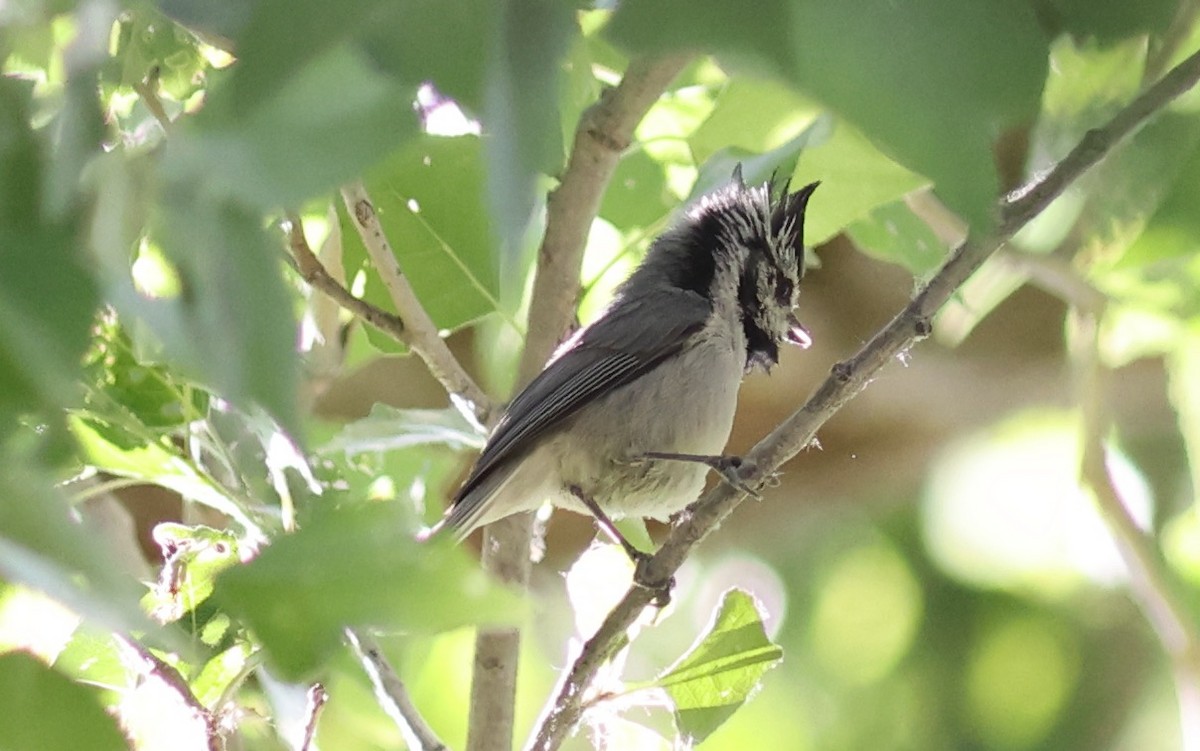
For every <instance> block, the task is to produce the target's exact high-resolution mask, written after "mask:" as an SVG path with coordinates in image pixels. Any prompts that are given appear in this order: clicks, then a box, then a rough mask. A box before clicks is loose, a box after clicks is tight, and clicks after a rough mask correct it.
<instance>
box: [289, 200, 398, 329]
mask: <svg viewBox="0 0 1200 751" xmlns="http://www.w3.org/2000/svg"><path fill="white" fill-rule="evenodd" d="M287 224H288V226H287V238H288V248H289V249H290V250H291V251H292V257H294V258H295V259H296V269H297V270H298V271H299V272H300V278H302V279H303V280H304V281H305V282H306V283H308V284H309V285H311V286H312V287H315V288H316V289H319V290H321V292H322V293H324V294H325V296H326V297H328V298H329V299H331V300H333V301H334V302H336V303H337V304H338V305H340V306H342V307H343V308H345V309H346V310H348V311H350V312H351V313H353V314H354V315H356V316H358V317H359V318H361V319H363V320H364V321H366V322H367V323H369V324H370V325H372V326H374V327H375V328H377V329H379V330H380V331H382V332H383V333H385V334H387V335H388V336H390V337H392V338H393V339H395V340H396V341H398V342H401V343H403V344H409V335H408V331H407V330H406V329H405V327H404V321H403V320H402V319H401V318H400V317H399V316H396V315H393V314H391V313H389V312H387V311H386V310H383V309H382V308H378V307H376V306H374V305H372V304H371V303H369V302H367V301H366V300H363V299H362V298H359V297H355V296H354V293H352V292H351V291H350V290H348V289H346V287H345V286H344V285H342V283H341V282H339V281H338V280H337V279H334V278H333V275H332V274H330V273H329V271H328V270H327V269H326V268H325V265H324V264H322V263H321V259H319V258H317V255H316V254H315V253H313V250H312V247H311V246H310V245H309V244H308V240H307V239H306V238H305V237H304V225H303V224H302V223H301V220H300V217H299V215H297V214H288V215H287ZM410 346H411V345H410Z"/></svg>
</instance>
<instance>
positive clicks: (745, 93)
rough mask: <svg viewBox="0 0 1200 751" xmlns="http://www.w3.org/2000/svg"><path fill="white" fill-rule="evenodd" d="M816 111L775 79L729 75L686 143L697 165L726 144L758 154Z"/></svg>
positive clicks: (784, 138) (793, 132)
mask: <svg viewBox="0 0 1200 751" xmlns="http://www.w3.org/2000/svg"><path fill="white" fill-rule="evenodd" d="M751 113H753V116H752V117H748V115H750V114H751ZM820 114H821V110H820V108H819V107H818V106H817V105H815V104H814V103H812V102H810V101H808V100H806V99H805V98H804V97H803V96H801V95H800V94H799V93H798V92H796V91H795V90H794V89H792V88H791V87H789V86H787V85H786V84H784V83H782V82H780V81H778V80H774V79H757V78H733V79H731V80H730V81H729V83H727V84H726V85H725V87H724V88H723V89H721V93H720V94H719V95H718V96H717V101H716V105H715V106H714V107H713V111H712V113H711V114H710V115H709V116H708V119H706V120H705V121H704V124H703V125H701V126H700V127H699V128H697V129H696V132H695V133H693V134H692V135H691V137H690V138H688V145H689V146H691V148H692V153H693V154H694V155H695V158H696V162H697V163H699V164H703V163H704V162H705V161H706V160H708V159H709V158H710V157H711V156H712V155H713V154H715V153H717V152H718V151H720V150H721V149H725V148H729V147H736V148H739V149H744V150H745V151H749V152H754V153H762V152H764V151H770V150H772V149H775V148H778V147H780V146H782V145H783V144H785V143H787V142H788V141H790V140H792V139H793V138H795V137H796V136H797V135H798V134H799V133H800V131H802V130H804V129H805V128H806V127H808V126H809V125H811V124H812V122H813V120H815V119H816V118H817V117H818V116H819V115H820Z"/></svg>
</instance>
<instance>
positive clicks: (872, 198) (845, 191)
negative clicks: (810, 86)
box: [792, 122, 929, 265]
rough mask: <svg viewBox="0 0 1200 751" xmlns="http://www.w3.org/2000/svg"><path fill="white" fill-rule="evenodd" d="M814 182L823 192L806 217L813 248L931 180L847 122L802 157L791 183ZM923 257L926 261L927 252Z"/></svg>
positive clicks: (816, 195)
mask: <svg viewBox="0 0 1200 751" xmlns="http://www.w3.org/2000/svg"><path fill="white" fill-rule="evenodd" d="M816 180H820V181H821V189H820V190H818V191H817V192H816V193H813V197H812V199H811V200H810V201H809V210H808V211H807V212H805V216H804V241H805V242H806V243H809V244H811V245H820V244H821V243H824V242H826V241H827V240H829V238H831V237H833V236H834V235H836V234H837V233H838V232H841V231H842V230H843V229H845V228H846V227H847V226H849V225H851V224H852V223H854V222H856V221H858V220H861V219H865V218H867V217H868V216H869V215H870V214H871V212H873V211H875V210H876V209H878V208H879V207H881V206H883V205H884V204H887V203H891V202H892V201H895V200H896V199H899V198H902V197H903V196H905V195H907V194H908V193H911V192H913V191H914V190H917V189H918V188H921V187H924V186H927V185H929V180H927V179H926V178H924V177H921V176H920V175H918V174H915V173H913V172H911V171H909V170H908V169H906V168H904V167H902V166H900V165H899V164H897V163H896V162H894V161H892V160H891V159H889V158H888V157H886V156H885V155H884V154H883V153H881V152H880V151H879V149H877V148H876V147H875V146H874V145H873V144H872V143H871V142H870V141H868V140H867V139H866V138H865V137H864V136H863V135H862V133H860V132H858V131H857V130H855V129H854V128H853V127H852V126H851V125H850V124H848V123H845V122H839V123H837V124H836V125H834V127H833V133H832V135H830V136H829V137H828V138H827V139H826V140H824V141H821V142H820V143H816V144H813V145H812V147H811V148H807V149H804V150H803V151H802V152H801V153H800V159H799V161H798V163H797V165H796V171H795V172H794V173H792V182H793V184H795V185H807V184H808V183H811V182H813V181H816ZM909 213H910V215H911V212H909ZM906 229H907V227H906ZM913 255H914V256H916V255H917V254H913ZM921 255H923V256H924V257H925V260H928V255H929V254H928V253H924V254H921ZM906 265H907V264H906Z"/></svg>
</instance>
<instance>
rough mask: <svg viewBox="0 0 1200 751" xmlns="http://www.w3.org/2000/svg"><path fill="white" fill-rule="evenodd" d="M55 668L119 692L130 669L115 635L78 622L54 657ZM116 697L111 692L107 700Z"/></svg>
mask: <svg viewBox="0 0 1200 751" xmlns="http://www.w3.org/2000/svg"><path fill="white" fill-rule="evenodd" d="M54 669H55V670H58V671H59V672H61V673H63V674H65V675H67V676H69V677H71V678H74V679H75V680H77V681H84V682H87V683H89V684H91V685H93V686H100V687H104V688H107V689H109V690H111V691H118V690H120V689H123V688H125V687H126V686H127V685H129V682H130V681H131V680H132V679H133V678H134V674H135V673H136V671H131V669H130V667H129V666H128V665H127V664H126V663H125V660H124V658H123V656H122V655H121V651H120V648H118V646H117V642H116V638H115V637H114V636H113V633H112V632H111V631H109V630H107V629H103V628H99V627H97V626H92V625H90V624H87V623H83V624H80V626H79V628H77V629H75V633H74V634H72V635H71V639H70V641H68V642H67V645H66V646H65V647H63V650H62V651H61V652H59V653H58V657H56V658H55V660H54ZM114 699H115V697H114V696H113V695H112V694H110V696H109V701H112V700H114Z"/></svg>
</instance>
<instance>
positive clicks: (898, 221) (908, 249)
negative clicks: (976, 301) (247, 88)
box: [806, 184, 946, 279]
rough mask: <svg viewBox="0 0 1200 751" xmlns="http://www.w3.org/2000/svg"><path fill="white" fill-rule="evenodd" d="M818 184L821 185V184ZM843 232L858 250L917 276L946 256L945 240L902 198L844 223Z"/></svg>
mask: <svg viewBox="0 0 1200 751" xmlns="http://www.w3.org/2000/svg"><path fill="white" fill-rule="evenodd" d="M821 187H822V189H824V184H822V186H821ZM806 220H807V217H806ZM846 232H847V234H849V236H850V239H851V240H853V241H854V244H855V245H857V246H858V248H859V249H860V250H862V251H864V252H866V253H868V254H870V255H872V256H875V257H876V258H880V259H882V260H884V261H890V262H891V263H895V264H899V265H900V266H903V267H904V268H906V269H908V270H909V271H911V272H912V274H913V276H915V277H917V278H920V279H924V278H926V277H927V276H928V275H929V274H930V273H931V272H932V271H933V270H934V269H936V268H937V267H938V266H939V265H941V263H942V261H943V260H945V258H946V246H945V244H944V243H943V242H942V241H941V240H940V239H939V238H938V236H937V234H935V233H934V231H933V230H932V229H930V227H929V224H928V223H926V222H925V221H924V220H922V219H920V218H919V217H917V216H916V215H915V214H913V212H912V210H911V209H910V208H908V206H907V205H906V204H905V203H904V202H903V201H893V202H892V203H889V204H885V205H883V206H880V207H878V208H876V209H875V210H873V211H872V212H871V214H870V216H868V217H866V218H864V219H860V220H858V221H856V222H854V223H853V224H851V225H850V226H849V227H847V228H846ZM806 239H807V238H806Z"/></svg>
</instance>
